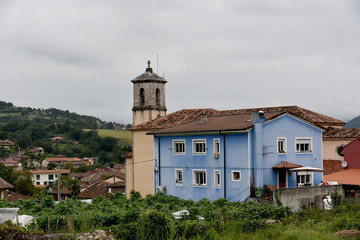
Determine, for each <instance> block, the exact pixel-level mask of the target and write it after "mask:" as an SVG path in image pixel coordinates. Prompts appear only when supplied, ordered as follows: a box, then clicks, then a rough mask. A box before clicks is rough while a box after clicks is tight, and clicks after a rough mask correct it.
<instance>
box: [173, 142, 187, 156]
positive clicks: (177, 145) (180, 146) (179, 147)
mask: <svg viewBox="0 0 360 240" xmlns="http://www.w3.org/2000/svg"><path fill="white" fill-rule="evenodd" d="M172 144H173V146H172V149H173V154H185V140H173V142H172Z"/></svg>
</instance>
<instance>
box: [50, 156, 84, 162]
mask: <svg viewBox="0 0 360 240" xmlns="http://www.w3.org/2000/svg"><path fill="white" fill-rule="evenodd" d="M44 160H47V161H49V162H81V161H82V160H81V159H80V158H63V157H60V158H45V159H44Z"/></svg>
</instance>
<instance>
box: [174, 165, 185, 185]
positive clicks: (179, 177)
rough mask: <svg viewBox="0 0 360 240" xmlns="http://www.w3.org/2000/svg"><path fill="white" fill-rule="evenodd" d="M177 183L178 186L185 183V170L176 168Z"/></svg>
mask: <svg viewBox="0 0 360 240" xmlns="http://www.w3.org/2000/svg"><path fill="white" fill-rule="evenodd" d="M175 183H176V185H177V186H182V185H183V170H182V169H176V170H175Z"/></svg>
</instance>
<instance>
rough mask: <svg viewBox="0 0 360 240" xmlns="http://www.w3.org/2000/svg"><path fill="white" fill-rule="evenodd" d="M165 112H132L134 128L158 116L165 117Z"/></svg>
mask: <svg viewBox="0 0 360 240" xmlns="http://www.w3.org/2000/svg"><path fill="white" fill-rule="evenodd" d="M165 114H166V112H165V111H159V110H143V111H134V114H133V123H134V126H136V125H139V124H141V123H144V122H148V121H151V120H154V119H155V118H157V116H158V115H160V116H165Z"/></svg>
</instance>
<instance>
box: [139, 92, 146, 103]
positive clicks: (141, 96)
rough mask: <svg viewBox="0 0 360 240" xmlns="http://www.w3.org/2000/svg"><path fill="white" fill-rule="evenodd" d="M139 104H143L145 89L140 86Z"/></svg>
mask: <svg viewBox="0 0 360 240" xmlns="http://www.w3.org/2000/svg"><path fill="white" fill-rule="evenodd" d="M140 105H145V90H144V89H143V88H140Z"/></svg>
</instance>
